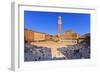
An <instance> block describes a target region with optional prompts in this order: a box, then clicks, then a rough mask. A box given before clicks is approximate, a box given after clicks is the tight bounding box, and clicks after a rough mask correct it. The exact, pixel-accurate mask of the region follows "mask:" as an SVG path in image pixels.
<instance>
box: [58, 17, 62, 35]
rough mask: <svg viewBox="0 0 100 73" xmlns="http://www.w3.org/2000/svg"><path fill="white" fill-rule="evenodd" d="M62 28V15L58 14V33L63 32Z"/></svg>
mask: <svg viewBox="0 0 100 73" xmlns="http://www.w3.org/2000/svg"><path fill="white" fill-rule="evenodd" d="M61 28H62V20H61V16H58V34H61V30H62V29H61Z"/></svg>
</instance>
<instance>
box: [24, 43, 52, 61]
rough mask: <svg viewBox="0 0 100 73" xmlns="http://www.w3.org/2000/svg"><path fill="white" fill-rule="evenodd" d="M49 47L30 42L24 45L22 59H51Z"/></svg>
mask: <svg viewBox="0 0 100 73" xmlns="http://www.w3.org/2000/svg"><path fill="white" fill-rule="evenodd" d="M51 59H52V56H51V49H50V48H47V47H41V46H36V45H31V44H25V46H24V61H42V60H51Z"/></svg>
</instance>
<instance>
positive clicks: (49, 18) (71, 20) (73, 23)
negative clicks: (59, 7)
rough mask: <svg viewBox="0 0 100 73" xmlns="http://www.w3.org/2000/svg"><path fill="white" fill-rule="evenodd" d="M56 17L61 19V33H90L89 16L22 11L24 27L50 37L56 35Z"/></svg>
mask: <svg viewBox="0 0 100 73" xmlns="http://www.w3.org/2000/svg"><path fill="white" fill-rule="evenodd" d="M58 16H61V17H62V33H64V31H66V30H68V29H72V30H73V31H75V32H76V33H79V34H81V35H82V34H85V33H88V32H90V14H82V13H61V12H59V13H58V12H38V11H24V27H25V28H27V29H31V30H33V31H38V32H44V33H48V34H51V35H55V34H57V33H58Z"/></svg>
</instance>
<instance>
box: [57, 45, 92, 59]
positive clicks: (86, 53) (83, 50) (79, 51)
mask: <svg viewBox="0 0 100 73" xmlns="http://www.w3.org/2000/svg"><path fill="white" fill-rule="evenodd" d="M58 50H59V51H60V52H61V53H62V54H63V55H64V56H65V57H66V59H82V58H85V59H88V58H90V45H88V44H86V43H80V44H76V45H73V46H67V47H62V48H58Z"/></svg>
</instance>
